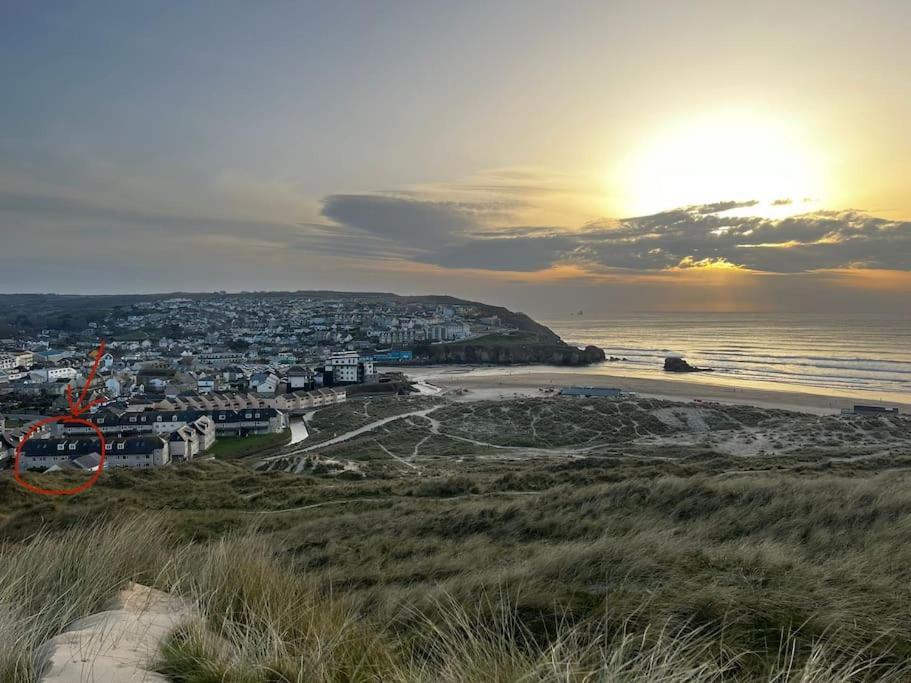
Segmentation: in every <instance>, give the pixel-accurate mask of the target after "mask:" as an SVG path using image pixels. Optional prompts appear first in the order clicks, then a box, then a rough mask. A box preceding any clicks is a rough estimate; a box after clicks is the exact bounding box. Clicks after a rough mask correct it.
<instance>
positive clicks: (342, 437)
mask: <svg viewBox="0 0 911 683" xmlns="http://www.w3.org/2000/svg"><path fill="white" fill-rule="evenodd" d="M440 407H441V406H433V407H432V408H426V409H424V410H415V411H413V412H410V413H402V414H400V415H391V416H389V417H384V418H382V419H381V420H377V421H376V422H371V423H370V424H367V425H364V426H363V427H358V428H357V429H352V430H351V431H350V432H345V433H344V434H339V435H338V436H336V437H333V438H331V439H327V440H326V441H321V442H320V443H318V444H314V445H312V446H307V447H306V448H299V449H297V450H294V451H289V452H287V453H282V454H280V455H272V456H269V457H268V458H263V459H262V462H270V461H272V460H281V459H282V458H290V457H294V456H295V455H300V454H302V453H308V452H310V451H315V450H316V449H317V448H326V447H327V446H334V445H335V444H339V443H342V442H344V441H349V440H350V439H353V438H354V437H356V436H360V435H361V434H366V433H367V432H372V431H373V430H374V429H377V428H378V427H382V426H383V425H386V424H389V423H390V422H395V421H396V420H403V419H405V418H407V417H426V416H427V415H429V414H430V413H432V412H433V411H434V410H437V409H439V408H440Z"/></svg>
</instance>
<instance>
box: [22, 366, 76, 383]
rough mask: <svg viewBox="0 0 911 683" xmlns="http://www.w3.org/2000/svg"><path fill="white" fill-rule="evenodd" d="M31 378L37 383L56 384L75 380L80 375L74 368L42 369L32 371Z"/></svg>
mask: <svg viewBox="0 0 911 683" xmlns="http://www.w3.org/2000/svg"><path fill="white" fill-rule="evenodd" d="M28 374H29V377H30V378H31V379H32V380H34V381H36V382H56V381H58V380H61V379H65V380H73V379H76V375H77V374H78V373H77V372H76V370H74V369H73V368H65V367H64V368H40V369H38V370H32V371H30V372H29V373H28Z"/></svg>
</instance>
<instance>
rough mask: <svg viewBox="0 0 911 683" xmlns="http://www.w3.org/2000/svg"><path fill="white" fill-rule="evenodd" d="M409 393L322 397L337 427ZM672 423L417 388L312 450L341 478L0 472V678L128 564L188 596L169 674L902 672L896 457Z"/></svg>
mask: <svg viewBox="0 0 911 683" xmlns="http://www.w3.org/2000/svg"><path fill="white" fill-rule="evenodd" d="M413 400H417V401H420V399H413ZM408 405H409V404H408V400H402V399H387V400H386V402H383V401H381V400H379V399H377V400H374V399H371V400H370V401H369V402H366V401H365V402H364V403H363V404H360V403H359V402H351V403H349V404H343V405H339V406H334V407H332V408H327V409H326V411H327V412H329V413H330V416H332V415H334V416H336V417H339V418H341V417H345V416H347V418H346V419H348V420H349V422H348V423H347V424H346V425H345V426H344V428H345V429H348V428H351V427H352V426H355V427H356V426H357V425H362V424H366V423H367V422H373V421H375V420H376V419H380V417H379V416H388V415H394V414H400V413H401V412H402V411H401V409H402V407H403V406H408ZM417 405H418V406H423V405H424V404H423V403H418V404H417ZM429 405H431V407H432V406H434V405H436V404H435V403H432V404H429ZM566 406H569V407H568V408H567V407H566ZM413 409H416V408H412V410H413ZM570 409H572V410H573V411H575V419H574V421H573V423H572V426H567V425H566V424H565V421H563V420H561V419H560V418H561V415H562V411H564V410H570ZM655 411H665V412H657V413H656V412H655ZM667 411H670V412H667ZM675 411H676V412H675ZM320 412H322V411H320ZM405 412H411V410H408V411H405ZM655 414H657V415H658V416H659V417H661V419H658V420H653V419H651V418H650V415H651V416H654V415H655ZM466 416H470V421H471V422H472V423H473V424H475V425H476V426H477V429H476V430H475V431H474V432H472V431H470V430H469V429H468V428H467V426H466V425H467V421H466V419H465V418H466ZM316 417H318V418H319V417H320V413H317V416H316ZM705 417H706V418H707V419H706V423H707V426H708V427H710V428H711V427H714V426H718V427H719V428H725V429H726V428H727V426H734V427H737V428H738V429H740V428H743V427H744V426H746V427H748V428H749V429H756V430H761V429H767V428H768V429H771V428H775V429H779V427H778V426H777V425H779V424H780V423H781V421H782V420H783V419H784V418H783V417H782V416H781V415H779V414H768V415H762V414H757V413H755V412H751V411H749V410H742V409H739V408H738V409H734V410H732V411H728V412H727V413H725V414H722V413H717V414H716V413H713V412H711V411H709V412H707V413H706V414H705ZM685 418H686V419H695V418H694V415H693V414H692V413H686V412H685V411H681V409H679V408H677V407H674V406H667V405H665V404H664V403H656V404H655V405H653V406H647V405H646V404H644V403H642V404H640V405H639V406H638V407H637V406H633V405H625V404H617V403H614V404H613V405H612V406H609V405H607V404H604V403H598V402H597V401H572V402H570V401H565V402H561V401H551V402H548V400H545V399H541V400H537V399H535V400H527V401H510V402H504V403H503V404H501V405H497V404H494V403H489V402H477V403H470V404H465V406H458V405H455V406H454V405H451V404H450V405H443V406H441V407H438V408H437V409H436V410H434V411H433V412H432V413H430V414H429V415H428V416H426V417H419V416H415V417H408V418H402V419H401V420H396V421H395V422H393V423H389V425H387V426H388V427H389V429H384V430H377V431H375V432H370V433H369V434H365V435H363V436H361V437H358V438H356V439H352V440H351V441H346V442H344V443H340V444H337V445H335V446H332V447H329V448H327V449H325V452H326V453H327V454H328V455H331V456H332V457H343V456H344V457H345V458H350V459H351V460H354V461H357V462H360V463H365V464H367V465H371V466H365V467H364V469H363V471H362V476H360V477H358V478H355V479H346V478H341V477H338V476H316V475H315V474H313V473H312V472H310V473H308V474H292V473H289V472H283V471H271V472H269V471H258V470H254V469H252V468H251V467H250V466H249V463H248V461H246V460H214V461H205V462H196V463H189V464H186V465H182V466H179V467H172V468H164V469H160V470H147V471H125V470H120V471H112V472H110V473H106V474H104V475H103V476H102V477H101V479H100V481H99V483H98V484H97V485H96V486H95V487H93V488H92V489H91V491H90V492H88V493H87V494H83V495H80V496H75V497H72V498H65V497H56V498H46V497H37V496H34V495H32V494H29V493H27V492H25V491H24V490H22V489H21V488H19V487H18V486H16V485H15V483H14V482H12V481H11V480H10V478H9V476H7V474H8V473H4V475H3V476H2V477H0V538H2V539H5V541H6V545H5V547H4V548H3V549H2V551H0V586H4V587H8V588H5V589H4V588H0V591H3V590H5V591H6V592H3V593H0V596H2V597H0V638H2V643H3V645H0V648H6V649H2V650H0V652H2V655H0V663H2V666H3V667H6V668H3V669H0V680H23V681H25V680H30V679H29V678H28V676H30V675H31V673H30V670H29V666H30V664H29V662H30V661H31V659H29V657H30V655H29V653H30V652H33V651H34V648H35V647H36V645H37V644H38V643H40V642H41V641H42V640H43V639H46V638H47V637H48V636H49V635H52V634H53V633H55V632H57V631H59V630H60V629H61V628H63V627H64V626H65V625H66V623H68V622H69V621H71V620H72V619H74V618H76V617H78V616H80V615H81V614H83V613H88V612H90V611H93V610H96V609H98V608H99V605H101V604H102V603H103V602H104V601H105V600H106V599H107V598H108V597H109V596H110V595H111V594H113V592H115V591H116V590H118V589H119V587H121V586H122V585H124V584H125V582H126V581H128V580H131V579H134V578H135V579H137V580H140V581H143V582H147V583H151V584H152V585H154V586H157V587H159V588H162V589H164V590H169V591H172V592H175V593H179V594H181V595H183V596H185V597H187V598H188V599H189V600H191V601H192V602H193V603H194V604H195V605H196V606H197V607H198V610H199V614H200V617H199V619H197V620H195V621H193V622H191V623H188V624H186V625H185V626H184V627H183V628H181V629H179V630H178V631H177V632H176V633H175V634H174V635H173V637H172V638H171V639H170V640H169V642H168V643H167V646H166V647H165V648H164V650H163V651H162V654H161V660H160V661H159V662H158V664H157V666H158V669H159V670H160V671H162V672H163V673H165V674H166V675H168V676H169V677H170V678H172V679H173V680H175V681H185V682H188V683H189V682H191V681H193V682H199V681H237V682H242V683H246V682H248V681H249V682H256V683H259V682H262V683H266V682H270V683H271V682H274V681H403V682H404V681H504V682H505V681H519V680H521V681H558V680H559V681H591V680H609V681H613V680H617V681H692V680H695V681H753V680H766V681H776V682H785V681H788V682H790V681H807V682H811V681H819V682H820V683H822V682H823V681H825V682H831V681H845V680H850V681H874V680H895V681H898V680H908V679H909V678H911V670H909V668H908V665H907V664H906V662H909V661H911V627H909V624H908V615H907V605H908V604H911V581H909V579H911V547H909V546H908V544H907V538H908V537H909V532H911V489H909V487H908V483H909V470H911V452H909V451H908V450H907V448H904V449H901V448H898V447H893V448H892V449H891V452H888V451H884V450H883V451H880V452H877V453H872V454H866V455H864V456H863V457H862V458H857V457H856V456H854V455H852V456H851V457H844V455H845V452H844V451H840V450H838V448H839V447H836V446H830V447H827V448H826V449H822V448H820V447H810V446H809V445H808V446H800V445H799V444H798V442H796V441H795V442H794V443H793V445H792V451H791V452H789V454H788V456H787V457H786V458H782V457H772V456H768V455H756V456H754V457H751V458H742V457H741V458H738V457H731V456H728V455H725V454H723V453H721V452H718V451H714V450H712V449H711V448H709V447H707V446H706V445H705V444H702V443H700V444H697V445H689V446H687V445H686V444H685V443H683V442H681V444H680V445H675V442H673V441H668V439H669V438H670V437H671V436H673V435H674V434H675V433H676V431H675V430H678V427H676V426H675V425H677V423H678V422H682V421H685ZM322 419H326V415H323V416H322ZM431 419H432V420H434V421H436V422H435V423H433V422H431ZM675 420H677V422H675ZM726 420H727V422H726ZM434 424H436V428H437V432H434V431H433V429H432V428H433V425H434ZM495 424H499V425H500V428H499V429H494V428H492V426H493V425H495ZM814 424H815V425H816V428H819V425H825V424H826V423H816V422H813V423H810V422H807V424H806V425H805V426H811V427H812V426H813V425H814ZM393 425H394V427H393ZM700 425H701V423H700ZM726 425H727V426H726ZM894 426H895V428H896V429H898V425H894ZM874 428H875V424H874V423H872V422H869V423H868V422H863V421H856V422H849V423H847V426H846V427H845V429H847V430H848V431H847V432H846V434H847V435H848V436H850V437H851V438H855V439H856V438H858V437H857V435H858V434H860V433H861V431H858V430H863V431H864V433H866V434H873V433H874ZM327 429H329V427H328V426H327V427H326V429H324V431H323V433H322V434H323V436H324V437H326V438H328V437H329V434H331V433H332V432H331V431H326V430H327ZM338 429H339V430H340V429H343V427H338ZM756 433H759V432H756ZM709 437H710V438H712V439H714V438H716V436H715V435H714V433H713V432H709V433H708V436H707V438H709ZM718 438H720V437H718ZM725 438H727V437H725ZM782 438H783V439H784V438H785V437H784V436H783V437H782ZM634 439H635V443H634V442H633V440H634ZM900 439H901V434H899V433H898V432H895V433H894V434H889V435H887V440H888V441H889V443H899V442H900ZM651 440H654V441H651ZM705 443H710V441H706V442H705ZM906 443H907V441H906ZM479 444H480V445H479ZM485 444H486V445H485ZM545 444H546V445H550V446H551V447H552V448H555V449H557V450H552V451H551V452H550V453H547V452H544V451H543V450H541V447H542V446H544V445H545ZM416 447H417V448H416ZM561 449H562V450H561ZM802 449H803V450H802ZM321 452H322V449H321ZM849 452H850V453H852V454H853V451H849ZM413 453H416V454H417V456H416V457H411V455H410V454H413ZM823 453H824V455H823ZM390 454H392V455H390ZM393 456H394V457H393ZM379 463H385V465H386V467H385V468H380V467H375V468H374V467H373V466H372V465H373V464H379ZM29 476H30V477H32V476H34V477H35V479H36V480H38V481H41V482H44V483H46V484H51V483H52V482H53V485H56V486H58V487H60V486H63V485H65V484H66V483H70V485H71V483H72V482H73V481H75V478H74V477H75V476H76V475H29ZM143 524H149V525H151V527H150V530H149V531H145V530H141V529H140V528H139V526H137V525H143ZM99 525H100V526H99ZM152 527H153V528H152ZM137 537H142V538H148V539H151V540H150V541H149V543H144V544H142V546H143V547H141V548H133V547H132V546H130V547H123V545H119V544H126V545H129V542H130V540H131V539H135V538H137ZM83 547H91V548H93V549H95V548H97V550H93V551H92V552H89V551H83V550H80V549H79V548H83ZM58 557H59V558H60V561H61V562H62V563H63V564H60V565H57V564H56V562H57V560H56V559H54V558H58ZM102 566H104V567H106V569H105V570H104V571H102V570H101V569H100V567H102ZM36 567H37V569H36ZM99 573H101V574H103V575H104V581H102V582H100V583H98V582H93V581H92V580H91V579H93V578H97V576H98V575H99ZM65 586H69V587H70V588H68V589H64V587H65ZM20 598H22V599H21V600H20ZM7 643H9V644H8V645H7ZM8 672H13V673H14V674H15V676H18V678H16V677H14V676H13V674H11V673H8ZM4 676H5V677H4Z"/></svg>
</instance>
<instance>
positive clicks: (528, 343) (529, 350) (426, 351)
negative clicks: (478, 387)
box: [413, 328, 604, 365]
mask: <svg viewBox="0 0 911 683" xmlns="http://www.w3.org/2000/svg"><path fill="white" fill-rule="evenodd" d="M545 329H546V328H545ZM548 332H550V330H548ZM550 334H551V335H553V339H556V341H552V340H551V339H550V338H547V339H541V338H539V337H537V336H536V335H534V334H530V333H525V334H520V335H490V336H487V337H480V338H478V339H472V340H469V341H465V342H451V343H448V344H432V345H424V346H418V347H416V348H415V349H414V351H413V352H414V359H415V361H417V362H421V363H441V364H463V363H467V364H494V365H520V364H527V363H546V364H548V365H589V364H591V363H599V362H601V361H603V360H604V351H602V350H601V349H599V348H598V347H596V346H587V347H585V348H584V349H579V348H576V347H575V346H570V345H569V344H565V343H564V342H563V341H561V340H560V338H559V337H557V336H556V335H555V334H553V332H551V333H550Z"/></svg>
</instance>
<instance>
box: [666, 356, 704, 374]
mask: <svg viewBox="0 0 911 683" xmlns="http://www.w3.org/2000/svg"><path fill="white" fill-rule="evenodd" d="M664 370H665V371H666V372H712V368H697V367H696V366H695V365H690V364H689V363H687V362H686V361H685V360H684V359H683V358H680V357H679V356H668V357H667V358H665V359H664Z"/></svg>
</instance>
